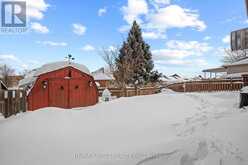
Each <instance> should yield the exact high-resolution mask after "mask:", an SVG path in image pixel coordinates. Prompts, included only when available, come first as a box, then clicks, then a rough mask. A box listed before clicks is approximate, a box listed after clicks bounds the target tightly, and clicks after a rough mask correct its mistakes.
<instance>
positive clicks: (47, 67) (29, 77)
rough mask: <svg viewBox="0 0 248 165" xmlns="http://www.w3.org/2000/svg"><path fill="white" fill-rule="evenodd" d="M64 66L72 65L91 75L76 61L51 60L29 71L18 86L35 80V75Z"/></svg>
mask: <svg viewBox="0 0 248 165" xmlns="http://www.w3.org/2000/svg"><path fill="white" fill-rule="evenodd" d="M66 67H73V68H75V69H78V70H80V71H82V72H84V73H86V74H88V75H91V74H90V71H89V69H88V68H87V67H86V66H85V65H82V64H77V63H73V62H71V63H69V62H68V61H60V62H53V63H48V64H45V65H43V66H41V67H40V68H38V69H34V70H33V71H31V72H29V73H28V74H27V75H26V76H25V78H24V79H22V80H21V81H20V82H19V86H20V87H22V86H26V85H28V84H31V83H33V82H35V81H36V79H37V77H38V76H40V75H42V74H45V73H48V72H52V71H55V70H59V69H63V68H66Z"/></svg>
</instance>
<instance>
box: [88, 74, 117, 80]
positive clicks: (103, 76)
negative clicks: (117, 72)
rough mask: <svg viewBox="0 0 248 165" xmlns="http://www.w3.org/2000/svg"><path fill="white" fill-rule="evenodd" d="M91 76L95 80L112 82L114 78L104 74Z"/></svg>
mask: <svg viewBox="0 0 248 165" xmlns="http://www.w3.org/2000/svg"><path fill="white" fill-rule="evenodd" d="M92 76H93V77H94V79H95V80H114V78H113V77H112V76H111V75H109V74H106V73H93V74H92Z"/></svg>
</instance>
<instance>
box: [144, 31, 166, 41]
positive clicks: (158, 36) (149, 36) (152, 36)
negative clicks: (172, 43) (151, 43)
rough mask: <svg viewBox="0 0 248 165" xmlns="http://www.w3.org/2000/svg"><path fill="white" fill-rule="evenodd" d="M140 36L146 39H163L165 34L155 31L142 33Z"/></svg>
mask: <svg viewBox="0 0 248 165" xmlns="http://www.w3.org/2000/svg"><path fill="white" fill-rule="evenodd" d="M142 36H143V37H144V38H146V39H165V38H166V36H165V34H163V33H161V32H156V31H147V32H143V33H142Z"/></svg>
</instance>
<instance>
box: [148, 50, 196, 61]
mask: <svg viewBox="0 0 248 165" xmlns="http://www.w3.org/2000/svg"><path fill="white" fill-rule="evenodd" d="M152 53H153V55H154V59H155V60H167V59H183V58H185V57H188V56H191V55H192V52H191V51H187V50H173V49H157V50H153V51H152Z"/></svg>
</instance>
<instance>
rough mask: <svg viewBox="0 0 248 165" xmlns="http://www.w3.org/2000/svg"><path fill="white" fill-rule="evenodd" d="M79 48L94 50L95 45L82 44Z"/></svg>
mask: <svg viewBox="0 0 248 165" xmlns="http://www.w3.org/2000/svg"><path fill="white" fill-rule="evenodd" d="M81 50H83V51H94V50H95V47H94V46H92V45H90V44H87V45H85V46H83V47H82V48H81Z"/></svg>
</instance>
